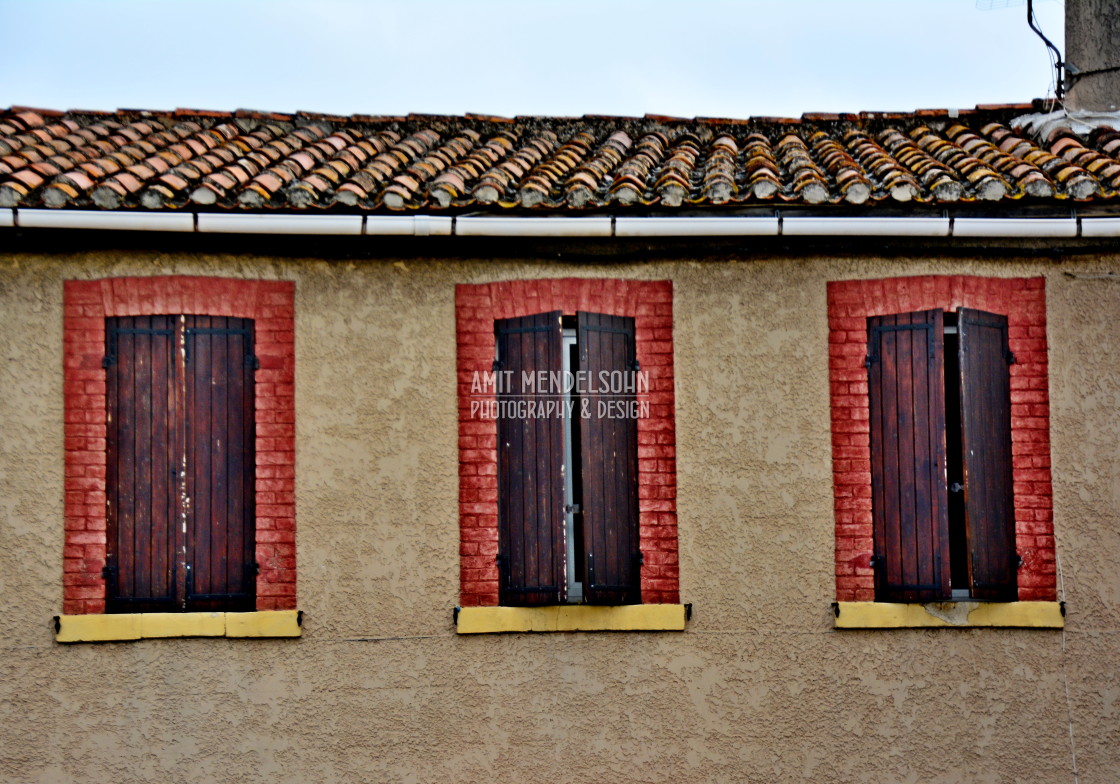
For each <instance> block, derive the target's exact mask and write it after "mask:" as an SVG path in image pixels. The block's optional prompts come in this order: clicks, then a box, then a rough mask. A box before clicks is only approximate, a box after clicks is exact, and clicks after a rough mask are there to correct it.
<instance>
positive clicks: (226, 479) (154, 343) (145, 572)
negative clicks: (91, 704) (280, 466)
mask: <svg viewBox="0 0 1120 784" xmlns="http://www.w3.org/2000/svg"><path fill="white" fill-rule="evenodd" d="M252 335H253V333H252V321H251V320H249V319H232V318H217V317H215V318H211V317H203V316H129V317H119V318H110V319H107V320H106V347H107V353H106V357H105V363H104V364H105V367H106V375H107V382H108V383H107V390H106V391H107V398H106V399H107V407H108V419H109V421H108V427H107V434H108V441H107V445H106V448H107V453H108V454H107V472H106V489H107V493H106V495H107V502H108V512H109V515H108V519H109V526H108V528H109V530H108V537H107V538H108V552H107V558H106V569H105V571H106V577H107V578H108V579H107V586H108V596H107V602H106V607H107V610H108V611H109V612H150V611H162V612H170V611H175V610H182V609H187V610H232V611H238V610H252V609H253V607H254V605H255V575H254V565H255V560H254V551H253V541H254V534H255V509H254V504H253V499H254V497H255V490H256V488H255V474H256V466H255V460H254V454H255V431H254V424H253V422H254V419H253V412H254V405H255V403H254V390H253V371H254V369H255V359H254V357H253V337H252ZM184 529H185V530H184Z"/></svg>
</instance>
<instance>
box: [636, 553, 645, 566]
mask: <svg viewBox="0 0 1120 784" xmlns="http://www.w3.org/2000/svg"><path fill="white" fill-rule="evenodd" d="M645 563H646V557H645V556H644V555H643V554H642V551H641V550H639V551H638V552H636V553H634V565H635V566H644V565H645Z"/></svg>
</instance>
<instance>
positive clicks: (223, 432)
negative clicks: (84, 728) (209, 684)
mask: <svg viewBox="0 0 1120 784" xmlns="http://www.w3.org/2000/svg"><path fill="white" fill-rule="evenodd" d="M252 326H253V323H252V321H251V320H249V319H237V318H225V317H212V316H187V317H186V319H185V343H186V350H185V355H184V359H185V363H184V364H185V383H184V387H185V392H186V434H187V453H186V458H187V459H186V465H187V471H186V497H187V498H188V499H189V506H188V508H187V509H186V525H187V566H186V569H187V574H186V578H187V579H186V600H187V609H190V610H218V609H222V610H242V611H244V610H252V609H253V606H254V604H255V602H254V583H255V569H254V566H255V559H254V557H253V556H254V549H253V540H254V534H255V530H254V528H255V509H254V503H253V500H254V496H255V490H256V488H255V484H254V483H255V470H256V466H255V459H254V456H255V443H254V441H255V432H254V422H253V406H254V400H253V395H254V387H253V370H254V367H253V365H254V363H255V359H254V356H253V330H252Z"/></svg>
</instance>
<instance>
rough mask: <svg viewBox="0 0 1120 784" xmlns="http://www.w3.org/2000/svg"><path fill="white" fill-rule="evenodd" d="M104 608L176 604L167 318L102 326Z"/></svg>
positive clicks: (173, 411) (170, 325) (173, 413)
mask: <svg viewBox="0 0 1120 784" xmlns="http://www.w3.org/2000/svg"><path fill="white" fill-rule="evenodd" d="M105 339H106V348H107V350H108V354H107V356H106V361H105V366H106V382H107V385H106V392H107V395H108V397H107V401H108V412H107V413H108V427H107V436H108V438H107V444H106V451H107V465H106V480H105V487H106V490H107V493H106V502H107V506H108V536H107V539H108V544H109V548H108V554H107V555H108V557H107V560H106V569H105V571H106V577H107V587H108V596H107V602H106V608H107V610H108V611H109V612H146V611H147V612H150V611H169V610H174V609H176V607H175V602H176V585H175V576H176V574H175V561H176V557H175V552H176V549H177V547H176V532H177V530H178V526H177V525H176V521H177V518H178V509H179V502H178V492H177V484H176V480H175V470H176V466H175V460H174V454H175V452H176V451H177V449H176V438H177V431H176V428H175V426H174V425H175V421H176V418H177V406H178V399H177V397H176V394H175V384H174V376H175V372H174V371H175V367H174V354H173V347H174V320H173V317H172V316H129V317H120V318H112V319H108V320H107V324H106V335H105Z"/></svg>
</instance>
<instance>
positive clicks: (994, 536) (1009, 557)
mask: <svg viewBox="0 0 1120 784" xmlns="http://www.w3.org/2000/svg"><path fill="white" fill-rule="evenodd" d="M958 313H959V314H960V315H959V318H958V324H959V325H960V367H961V440H962V447H963V452H964V496H965V526H966V530H967V532H968V548H969V572H970V579H971V583H972V585H971V589H972V597H973V598H975V599H988V600H993V601H1013V600H1014V599H1015V598H1016V594H1017V591H1016V571H1017V566H1018V564H1017V556H1016V553H1015V515H1014V511H1013V510H1014V503H1013V495H1012V492H1013V488H1012V479H1011V375H1010V371H1009V370H1008V366H1009V365H1010V363H1011V361H1012V357H1011V352H1010V350H1009V348H1008V344H1007V317H1006V316H999V315H995V314H992V313H985V312H983V311H979V310H970V309H968V308H961V309H960V310H959V311H958Z"/></svg>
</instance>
